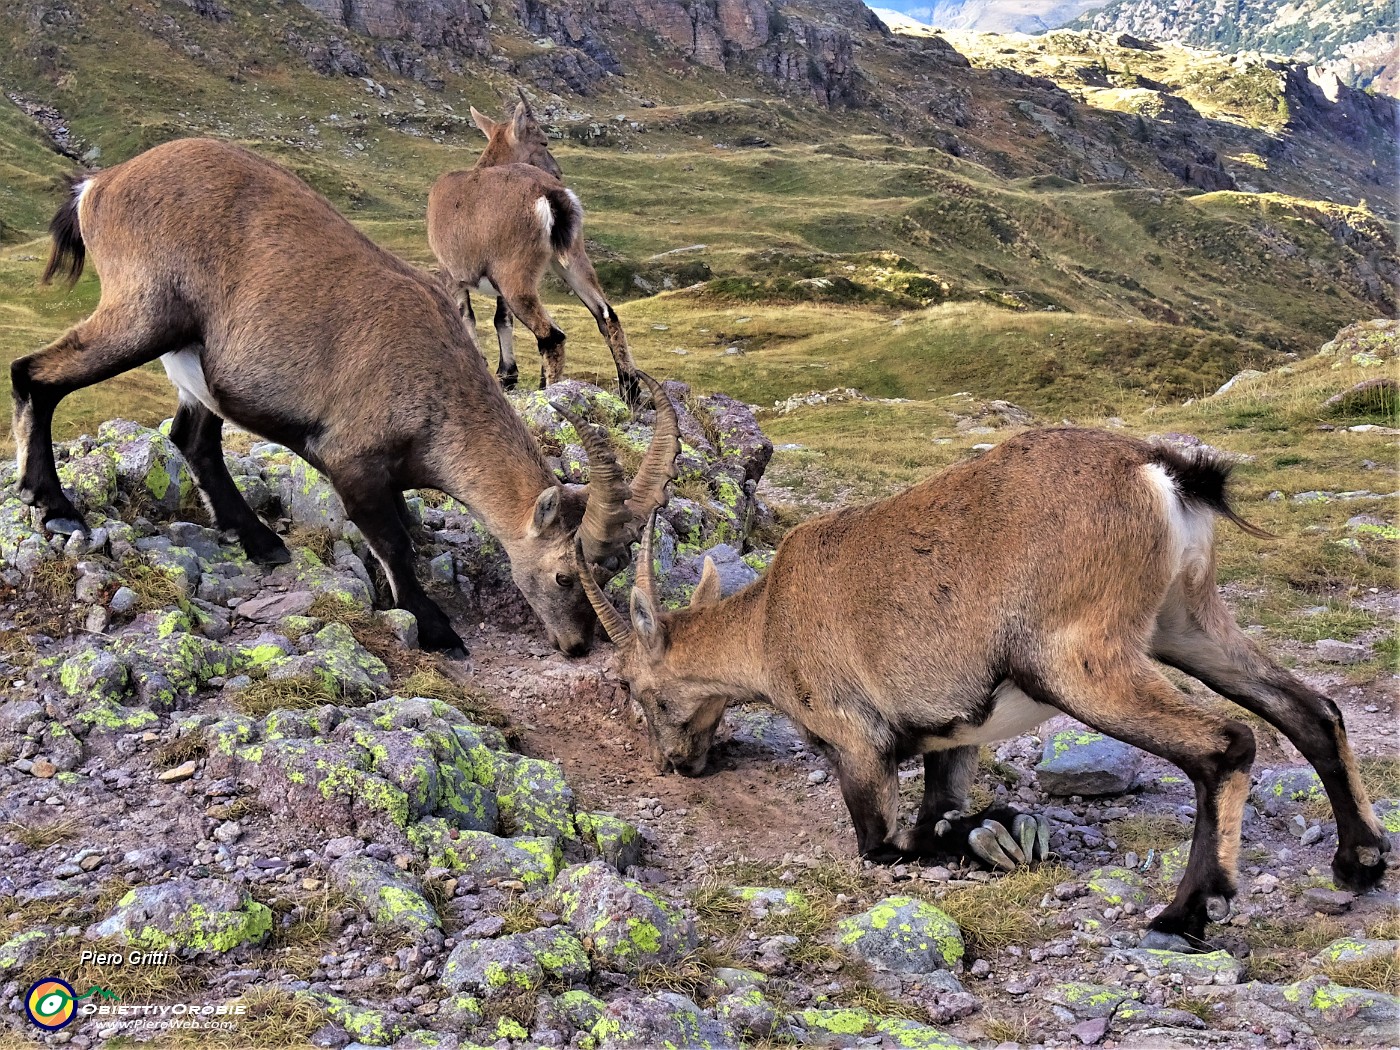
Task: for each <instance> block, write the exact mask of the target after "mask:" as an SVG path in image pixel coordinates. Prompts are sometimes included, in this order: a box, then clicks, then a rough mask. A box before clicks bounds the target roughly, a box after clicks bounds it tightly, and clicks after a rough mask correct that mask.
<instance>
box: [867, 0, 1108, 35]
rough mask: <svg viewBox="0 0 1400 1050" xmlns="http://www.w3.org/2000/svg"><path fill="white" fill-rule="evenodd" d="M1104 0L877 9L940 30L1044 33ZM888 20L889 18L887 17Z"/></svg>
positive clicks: (910, 2) (937, 1)
mask: <svg viewBox="0 0 1400 1050" xmlns="http://www.w3.org/2000/svg"><path fill="white" fill-rule="evenodd" d="M1103 3H1104V0H1031V2H1029V3H1016V2H1015V0H923V2H915V0H894V2H892V3H887V4H883V5H881V7H879V8H876V13H877V14H880V13H881V11H889V12H891V13H893V14H896V15H902V16H904V17H907V18H911V19H913V20H914V21H915V22H920V23H923V24H924V25H931V26H935V27H937V28H939V29H958V30H964V31H969V32H978V33H1043V32H1045V31H1046V30H1047V29H1055V28H1057V27H1059V26H1062V25H1064V24H1065V23H1066V22H1069V21H1071V20H1072V19H1074V18H1077V17H1079V16H1080V15H1083V14H1085V13H1086V12H1090V11H1093V10H1094V9H1095V8H1099V7H1102V6H1103ZM887 21H888V20H887Z"/></svg>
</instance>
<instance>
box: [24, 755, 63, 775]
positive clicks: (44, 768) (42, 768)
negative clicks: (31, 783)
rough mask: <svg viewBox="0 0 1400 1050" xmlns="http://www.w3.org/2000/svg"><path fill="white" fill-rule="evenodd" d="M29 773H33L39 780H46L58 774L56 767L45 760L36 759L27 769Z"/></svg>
mask: <svg viewBox="0 0 1400 1050" xmlns="http://www.w3.org/2000/svg"><path fill="white" fill-rule="evenodd" d="M29 772H31V773H33V774H34V775H35V776H36V777H38V778H39V779H40V780H48V779H49V778H50V777H52V776H53V775H54V774H55V773H57V772H58V767H57V766H55V765H54V764H53V763H52V762H50V761H49V760H48V759H47V758H37V759H35V760H34V764H33V765H32V766H30V767H29Z"/></svg>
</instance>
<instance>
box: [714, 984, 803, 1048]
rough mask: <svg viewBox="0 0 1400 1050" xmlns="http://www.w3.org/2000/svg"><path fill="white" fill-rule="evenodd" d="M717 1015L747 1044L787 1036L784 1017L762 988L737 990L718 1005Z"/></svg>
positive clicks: (749, 986)
mask: <svg viewBox="0 0 1400 1050" xmlns="http://www.w3.org/2000/svg"><path fill="white" fill-rule="evenodd" d="M714 1015H715V1017H716V1018H717V1019H719V1020H721V1021H724V1022H725V1023H726V1024H728V1025H729V1026H730V1027H731V1028H733V1029H734V1030H735V1031H736V1032H738V1033H739V1034H740V1036H742V1037H744V1038H745V1039H746V1040H754V1041H758V1040H771V1039H774V1038H775V1037H776V1036H778V1035H780V1034H782V1033H785V1031H786V1028H787V1023H786V1021H785V1020H784V1018H783V1015H782V1013H781V1012H780V1011H779V1010H778V1008H777V1007H776V1006H774V1005H773V1004H772V1003H771V1002H769V1001H768V999H767V998H766V997H765V996H764V994H763V988H762V986H760V985H747V986H745V987H742V988H736V989H735V990H734V991H732V992H730V993H729V994H727V995H725V996H722V997H721V998H720V999H718V1000H717V1001H716V1002H715V1005H714Z"/></svg>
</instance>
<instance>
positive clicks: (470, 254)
mask: <svg viewBox="0 0 1400 1050" xmlns="http://www.w3.org/2000/svg"><path fill="white" fill-rule="evenodd" d="M472 119H473V120H475V121H476V124H477V127H479V128H481V130H482V131H484V132H485V133H486V137H487V139H488V141H487V144H486V149H485V150H484V151H483V152H482V154H481V156H480V158H478V160H477V162H476V166H475V167H473V168H472V169H471V170H469V171H452V172H448V173H447V174H446V175H444V176H442V177H441V178H440V179H438V180H437V181H436V182H435V183H433V187H432V189H431V190H430V191H429V193H428V244H429V246H430V247H431V248H432V249H433V254H434V255H436V256H437V260H438V263H439V264H440V265H441V266H442V272H443V278H444V280H445V281H446V282H447V285H448V288H449V289H450V290H452V292H453V294H454V295H455V297H456V299H457V305H458V306H459V307H460V309H461V311H462V316H463V317H464V318H465V319H466V320H467V321H468V323H469V324H470V325H471V326H472V329H473V331H475V326H476V314H475V312H474V311H473V310H472V301H471V293H472V290H473V289H481V290H483V291H487V292H491V293H494V294H495V296H496V318H495V325H496V340H497V342H498V343H499V344H500V352H501V356H500V363H499V364H498V365H497V368H496V374H497V375H499V376H500V378H501V382H502V383H504V384H505V386H506V387H507V388H511V387H514V386H515V384H516V381H517V379H518V378H519V369H518V368H517V367H516V364H515V343H514V329H513V325H514V322H513V321H512V320H511V315H512V314H513V315H514V316H516V317H518V318H520V320H521V321H523V322H524V323H525V327H527V328H529V329H530V331H531V332H532V333H533V334H534V336H535V339H536V340H537V341H538V342H539V349H540V356H541V358H542V361H541V365H540V385H541V386H545V385H548V384H550V383H555V382H557V381H558V380H559V379H561V378H562V377H563V375H564V338H565V337H564V333H563V332H562V331H560V329H559V327H558V326H557V325H555V323H554V320H553V318H551V317H550V316H549V312H548V311H547V310H546V309H545V308H544V304H543V303H542V302H540V293H539V288H540V279H541V278H542V277H543V276H544V272H545V270H546V269H553V271H554V272H555V273H556V274H557V275H558V276H559V277H560V278H561V279H562V280H563V281H564V283H565V284H567V285H568V286H569V288H570V289H571V290H572V291H573V293H574V294H575V295H576V296H578V297H579V299H580V300H582V302H583V305H584V306H586V307H588V312H589V313H591V314H592V315H593V320H594V321H596V322H597V323H598V331H599V332H601V333H602V335H603V339H604V341H605V342H606V343H607V344H608V350H609V351H611V352H612V356H613V361H614V363H615V364H616V365H617V382H618V386H619V388H620V390H621V392H622V396H623V399H624V400H626V402H627V403H628V404H629V405H632V406H633V407H636V406H637V405H638V404H639V402H640V398H641V387H640V386H639V385H638V383H637V366H636V365H635V364H634V363H633V361H632V351H631V350H630V349H629V348H628V346H627V337H626V335H624V334H623V331H622V322H621V321H620V320H619V319H618V316H617V312H616V311H615V310H614V309H613V308H612V305H611V304H610V303H609V302H608V300H607V296H605V295H604V294H603V290H602V288H601V287H599V285H598V275H597V273H596V272H594V269H593V263H592V262H590V261H589V258H588V255H587V253H586V252H585V251H584V247H583V207H582V206H581V205H580V204H579V200H578V197H577V196H575V195H574V192H573V191H572V190H570V189H567V188H566V187H565V186H564V184H563V183H562V182H560V181H559V175H560V171H559V165H558V163H557V162H556V161H555V159H554V156H553V155H552V154H551V153H550V152H549V141H548V139H546V137H545V134H544V131H543V130H542V129H541V128H540V126H539V124H537V123H536V122H535V117H534V114H533V113H532V112H531V111H530V104H529V102H527V101H526V100H525V95H524V93H523V92H522V93H521V95H520V102H519V104H518V105H517V106H516V107H515V113H514V115H513V116H511V117H510V118H509V119H507V120H504V121H502V122H500V123H497V122H496V121H494V120H492V119H491V118H490V117H487V116H485V115H483V114H481V113H479V112H477V110H476V109H475V107H473V109H472Z"/></svg>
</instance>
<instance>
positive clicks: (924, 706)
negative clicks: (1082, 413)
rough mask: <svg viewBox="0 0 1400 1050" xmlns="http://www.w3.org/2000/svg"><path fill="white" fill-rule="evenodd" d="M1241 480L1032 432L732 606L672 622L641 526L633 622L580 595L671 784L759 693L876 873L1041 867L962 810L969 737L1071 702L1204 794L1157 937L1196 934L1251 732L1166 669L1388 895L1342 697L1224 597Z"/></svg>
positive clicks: (862, 522)
mask: <svg viewBox="0 0 1400 1050" xmlns="http://www.w3.org/2000/svg"><path fill="white" fill-rule="evenodd" d="M1228 473H1229V468H1228V467H1227V466H1226V465H1225V464H1224V463H1222V462H1221V461H1220V460H1218V459H1216V458H1215V457H1213V456H1211V455H1207V454H1203V453H1198V454H1186V453H1181V452H1178V451H1174V450H1172V449H1170V448H1166V447H1159V446H1155V445H1150V444H1147V443H1145V442H1142V441H1137V440H1134V439H1132V438H1128V437H1123V436H1119V435H1115V434H1110V433H1105V432H1101V431H1094V430H1078V429H1052V430H1041V431H1035V432H1030V433H1026V434H1022V435H1020V436H1018V437H1014V438H1011V439H1009V440H1007V441H1004V442H1002V443H1001V444H1000V445H999V446H998V447H997V448H996V449H994V450H992V451H991V452H988V453H987V454H986V455H985V456H983V457H981V458H980V459H977V460H974V461H973V462H970V463H966V464H963V465H961V466H956V467H953V468H952V469H950V470H947V471H945V472H943V473H941V474H939V475H937V476H935V477H933V478H930V479H929V480H927V481H925V482H923V483H922V484H919V485H916V486H915V487H913V488H911V489H909V490H907V491H905V492H903V493H901V494H899V495H897V496H894V497H892V498H890V499H886V500H882V501H880V502H877V503H872V504H870V505H868V506H863V507H855V508H851V509H848V510H841V511H836V512H834V513H830V514H826V515H823V516H822V517H819V518H816V519H814V520H811V521H808V522H806V523H804V524H802V525H800V526H798V527H797V528H795V529H794V530H793V531H792V532H791V533H790V534H789V535H788V536H787V538H786V539H784V541H783V543H782V544H781V546H779V548H778V552H777V556H776V557H775V558H774V560H773V565H772V568H770V569H769V571H768V574H767V575H766V576H765V577H764V578H763V579H762V580H759V581H757V582H755V583H754V584H752V585H750V586H749V587H747V588H746V589H744V590H742V591H740V592H739V593H737V594H735V595H733V596H731V597H729V598H727V599H725V600H722V601H721V600H719V580H718V576H717V575H716V574H715V572H714V571H713V566H711V565H707V566H706V567H705V571H704V573H703V574H702V577H701V580H700V584H699V586H698V588H697V589H696V591H695V594H694V596H693V598H692V600H691V605H690V607H689V608H688V609H685V610H681V611H678V612H674V613H664V612H662V611H660V609H659V608H658V606H657V602H656V599H655V597H654V596H653V593H652V565H651V550H650V547H651V537H650V529H648V532H647V535H646V538H645V539H644V541H643V545H642V550H641V552H640V553H639V554H638V559H637V569H638V580H637V585H636V587H635V588H634V589H633V591H632V600H631V622H630V624H629V623H628V621H627V620H626V619H625V618H624V617H623V616H621V615H620V614H619V613H618V612H617V611H616V610H615V609H614V608H613V607H612V605H611V604H610V603H609V602H608V600H607V598H606V596H605V595H604V594H603V592H602V590H601V589H600V588H599V587H598V586H597V585H596V584H595V583H593V581H592V580H591V579H590V578H588V577H587V576H585V577H584V578H583V583H584V586H585V588H586V589H587V590H588V594H589V597H590V599H591V600H592V601H593V604H594V607H595V608H596V609H597V611H598V615H599V619H600V620H601V621H602V623H603V626H604V627H605V628H606V629H607V631H608V634H609V635H610V636H611V637H612V638H613V640H614V642H615V643H616V644H617V647H618V657H617V659H618V662H619V667H620V671H621V674H622V676H623V677H624V679H625V680H626V681H627V683H628V686H629V688H630V690H631V692H632V696H633V697H634V698H635V699H637V700H638V702H639V703H640V706H641V708H642V710H643V712H644V714H645V717H646V721H647V724H648V727H649V731H650V736H651V742H652V746H653V749H654V753H655V759H656V762H657V768H658V770H660V771H662V772H664V771H666V769H667V768H669V767H674V768H675V769H677V770H679V771H680V772H682V773H685V774H690V775H694V774H697V773H699V772H700V771H701V770H702V768H703V767H704V765H705V762H706V756H707V752H708V750H709V748H710V744H711V741H712V740H713V738H714V735H715V728H716V726H717V725H718V723H719V720H720V716H721V714H722V713H723V711H724V709H725V707H726V706H727V705H728V704H730V703H732V702H735V701H748V700H767V701H769V702H771V703H772V704H774V705H775V706H776V707H777V708H778V709H779V710H781V711H782V712H783V713H784V714H786V715H788V716H789V717H790V718H792V719H793V720H794V721H796V722H797V723H799V724H800V725H801V726H803V727H804V729H805V730H806V731H807V732H808V733H809V734H810V735H811V736H812V737H813V738H814V739H815V740H816V741H818V742H819V743H820V744H821V745H822V746H824V747H825V749H826V750H827V751H828V753H829V754H830V756H831V758H832V760H833V762H834V764H835V766H836V770H837V774H838V776H839V778H840V786H841V792H842V795H843V796H844V798H845V800H846V805H847V807H848V808H849V809H850V813H851V820H852V822H853V824H854V825H855V831H856V838H857V842H858V844H859V848H860V852H861V853H862V854H863V855H864V856H866V857H867V858H870V859H872V860H876V861H880V862H893V861H898V860H903V859H909V858H932V857H940V856H947V855H949V854H950V853H954V852H963V851H964V849H965V848H966V846H967V845H968V843H967V839H968V837H969V834H971V835H972V838H973V840H974V841H973V842H972V843H971V844H970V845H971V847H972V849H973V851H974V852H976V853H978V854H980V855H981V856H983V857H984V858H986V859H989V860H991V861H992V862H993V863H996V864H999V865H1001V866H1009V865H1010V864H1011V863H1012V862H1013V861H1016V860H1018V859H1021V858H1024V859H1027V860H1029V859H1034V858H1036V857H1038V856H1043V855H1044V853H1045V845H1046V842H1045V839H1044V837H1043V832H1042V826H1041V825H1039V823H1038V822H1037V821H1035V820H1034V818H1026V817H1021V819H1020V820H1018V819H1017V817H1018V816H1019V815H1018V814H1015V813H1013V812H1011V811H1007V810H1001V811H992V812H989V813H983V814H977V815H975V816H971V817H967V816H965V815H964V814H962V813H961V812H959V811H960V810H961V808H962V806H963V804H964V798H965V795H966V789H967V787H968V777H969V775H970V772H971V770H972V769H973V768H974V764H975V755H976V750H977V746H978V745H980V744H984V743H990V742H992V741H996V740H1002V739H1005V738H1008V737H1012V736H1015V735H1017V734H1019V733H1023V732H1027V731H1029V730H1031V729H1032V728H1033V727H1035V726H1036V725H1038V724H1039V723H1040V722H1042V721H1044V720H1045V719H1046V718H1049V717H1050V716H1052V715H1055V714H1059V713H1061V712H1064V713H1066V714H1069V715H1073V716H1074V717H1075V718H1077V719H1079V720H1080V721H1082V722H1084V723H1086V724H1087V725H1089V726H1092V727H1093V728H1095V729H1097V730H1099V731H1100V732H1103V733H1107V734H1109V735H1111V736H1114V737H1117V738H1118V739H1120V740H1124V741H1127V742H1128V743H1131V744H1134V745H1136V746H1138V747H1140V748H1143V749H1144V750H1146V751H1150V752H1151V753H1153V754H1155V755H1159V756H1161V757H1162V758H1165V759H1167V760H1168V761H1170V762H1173V763H1175V764H1176V765H1178V766H1180V767H1181V768H1182V769H1183V770H1184V771H1185V772H1186V773H1187V774H1188V775H1189V776H1190V778H1191V780H1192V782H1193V783H1194V784H1195V787H1196V802H1197V809H1196V813H1197V815H1196V827H1195V834H1194V837H1193V840H1192V844H1191V856H1190V861H1189V863H1188V865H1187V869H1186V872H1185V875H1184V877H1183V879H1182V881H1181V885H1180V887H1179V889H1178V891H1177V894H1176V898H1175V900H1174V901H1173V902H1172V903H1171V905H1170V906H1169V907H1168V908H1167V909H1166V910H1165V911H1164V912H1162V913H1161V915H1160V916H1158V917H1157V918H1156V919H1154V920H1153V922H1152V924H1151V931H1152V932H1151V933H1150V934H1149V940H1148V943H1155V944H1158V945H1174V946H1176V947H1181V946H1182V940H1181V939H1185V940H1186V941H1187V942H1188V943H1191V944H1199V943H1200V941H1201V938H1202V936H1203V934H1204V932H1205V926H1206V921H1207V919H1208V918H1209V919H1212V920H1216V921H1219V920H1221V919H1224V918H1225V917H1227V916H1228V914H1229V909H1230V899H1231V898H1232V897H1233V896H1234V895H1235V892H1236V860H1237V854H1238V851H1239V843H1240V824H1241V819H1242V812H1243V807H1244V803H1245V798H1246V796H1247V795H1248V793H1249V769H1250V764H1251V763H1252V761H1253V759H1254V736H1253V734H1252V733H1251V732H1250V729H1249V727H1248V726H1246V725H1245V724H1244V723H1242V722H1237V721H1232V720H1230V719H1227V718H1224V717H1221V716H1220V715H1219V714H1216V713H1215V712H1214V711H1213V710H1211V709H1210V708H1208V707H1205V706H1202V705H1199V704H1196V703H1193V702H1192V701H1191V700H1190V699H1188V698H1187V697H1185V696H1183V695H1182V693H1181V692H1180V691H1179V690H1178V689H1176V687H1174V686H1173V685H1172V683H1171V682H1170V681H1168V680H1167V679H1166V678H1165V677H1164V676H1163V675H1162V673H1161V671H1160V669H1159V668H1158V667H1157V666H1156V665H1155V664H1154V660H1158V661H1161V662H1163V663H1166V664H1170V665H1171V666H1174V667H1177V668H1180V669H1181V670H1182V671H1185V672H1186V673H1187V674H1190V675H1193V676H1195V677H1196V678H1198V679H1200V680H1201V681H1202V682H1204V683H1205V684H1207V685H1208V686H1210V687H1211V688H1212V689H1214V690H1215V691H1216V692H1218V693H1220V694H1222V695H1223V696H1226V697H1228V698H1229V699H1230V700H1233V701H1234V702H1235V703H1237V704H1240V705H1241V706H1243V707H1245V708H1246V709H1248V710H1249V711H1252V712H1254V713H1255V714H1257V715H1259V716H1260V717H1262V718H1264V719H1266V720H1267V721H1268V722H1270V723H1271V724H1272V725H1274V726H1276V727H1278V729H1279V730H1281V731H1282V732H1283V733H1284V734H1285V735H1286V736H1287V737H1288V738H1289V740H1291V741H1292V742H1293V743H1294V745H1295V746H1296V747H1297V748H1298V750H1299V751H1301V752H1302V754H1303V755H1304V756H1305V757H1306V758H1307V760H1308V761H1309V762H1311V763H1312V765H1313V767H1314V768H1315V769H1316V770H1317V771H1318V773H1319V774H1320V775H1321V778H1322V782H1323V785H1324V786H1325V788H1326V790H1327V795H1328V798H1329V799H1330V800H1331V803H1332V808H1333V811H1334V813H1335V814H1336V818H1337V834H1338V839H1339V845H1338V848H1337V852H1336V856H1335V858H1334V860H1333V864H1332V870H1333V873H1334V874H1335V876H1336V880H1337V883H1338V885H1342V886H1347V887H1351V888H1356V889H1365V888H1368V887H1370V886H1372V885H1374V884H1375V883H1376V882H1377V880H1378V879H1380V877H1381V875H1382V874H1383V872H1384V869H1385V863H1384V859H1383V854H1385V853H1386V851H1387V850H1388V843H1387V842H1386V839H1385V837H1384V835H1383V834H1382V832H1381V830H1380V828H1379V826H1378V824H1377V822H1376V819H1375V815H1374V814H1373V812H1372V811H1371V806H1370V802H1369V801H1368V799H1367V797H1366V790H1365V788H1364V787H1363V786H1362V784H1361V781H1360V779H1359V778H1358V775H1357V769H1356V762H1355V760H1354V759H1353V757H1352V753H1351V749H1350V747H1349V746H1348V744H1347V738H1346V732H1345V730H1344V728H1343V725H1342V716H1341V714H1340V712H1339V711H1338V709H1337V707H1336V705H1335V704H1333V703H1332V701H1330V700H1329V699H1328V698H1327V697H1325V696H1323V695H1321V694H1319V693H1318V692H1316V691H1315V690H1313V689H1311V688H1309V687H1308V686H1306V685H1304V684H1303V683H1302V682H1300V681H1299V680H1298V679H1297V678H1295V677H1293V676H1292V675H1291V674H1289V673H1288V672H1287V671H1285V670H1283V669H1282V668H1281V667H1279V666H1278V665H1277V664H1275V663H1273V662H1272V661H1270V660H1269V659H1268V658H1267V657H1265V656H1264V655H1263V654H1262V653H1260V652H1259V650H1258V649H1256V648H1255V646H1254V645H1253V644H1252V643H1251V642H1250V641H1249V639H1248V638H1246V637H1245V635H1244V634H1243V633H1242V632H1241V631H1240V630H1239V628H1238V627H1237V626H1236V625H1235V622H1234V620H1233V619H1232V617H1231V615H1230V612H1229V610H1228V609H1227V608H1226V606H1225V603H1224V601H1223V600H1222V599H1221V597H1220V595H1219V593H1218V592H1217V590H1216V587H1215V578H1214V569H1215V541H1214V535H1213V518H1214V517H1215V516H1216V515H1221V516H1224V517H1226V518H1228V519H1229V520H1230V521H1232V522H1234V523H1235V524H1236V525H1239V526H1240V527H1242V528H1245V529H1247V530H1249V531H1251V532H1257V531H1258V530H1255V529H1253V528H1252V526H1249V525H1247V524H1246V523H1245V522H1243V521H1241V519H1239V518H1238V517H1237V516H1236V515H1235V514H1234V512H1233V511H1232V510H1231V509H1230V508H1229V506H1228V504H1227V503H1226V500H1225V482H1226V478H1227V475H1228ZM915 755H923V756H924V777H925V779H924V798H923V804H922V806H921V808H920V810H919V814H918V820H917V823H916V824H915V825H914V826H913V827H912V828H905V829H900V828H899V827H898V812H897V802H898V792H897V780H896V775H895V773H896V766H897V764H898V763H899V761H900V760H901V759H905V758H910V757H913V756H915ZM989 821H990V822H995V823H996V824H997V825H998V826H996V827H990V826H989V827H987V828H985V829H983V831H982V833H981V834H978V833H977V832H975V831H974V829H981V828H983V825H984V823H988V822H989ZM1008 822H1010V823H1011V824H1012V826H1013V827H1014V828H1015V830H1016V831H1017V837H1019V838H1020V839H1021V841H1020V843H1016V842H1015V841H1013V839H1012V838H1011V837H1010V836H1008V835H1007V834H1006V833H1005V831H1004V830H1003V826H1004V825H1006V824H1007V823H1008ZM987 832H991V834H990V835H988V834H987ZM978 840H980V841H978Z"/></svg>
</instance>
